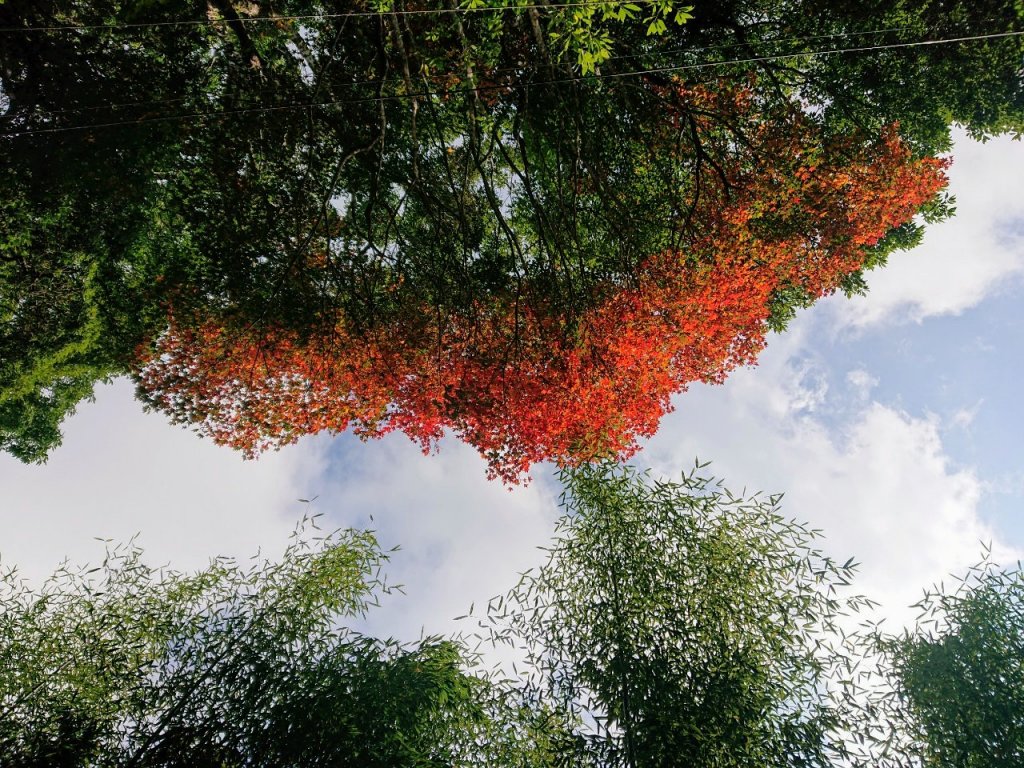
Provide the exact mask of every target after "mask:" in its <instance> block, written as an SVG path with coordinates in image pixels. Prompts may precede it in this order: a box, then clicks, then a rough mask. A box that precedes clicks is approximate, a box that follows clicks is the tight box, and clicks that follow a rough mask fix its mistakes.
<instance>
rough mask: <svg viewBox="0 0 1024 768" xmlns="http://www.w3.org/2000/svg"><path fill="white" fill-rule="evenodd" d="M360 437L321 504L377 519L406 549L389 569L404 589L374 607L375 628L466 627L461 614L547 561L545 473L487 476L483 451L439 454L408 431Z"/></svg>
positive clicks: (332, 473)
mask: <svg viewBox="0 0 1024 768" xmlns="http://www.w3.org/2000/svg"><path fill="white" fill-rule="evenodd" d="M354 443H355V441H354V440H352V441H350V442H349V443H347V444H346V448H347V449H346V450H345V451H343V452H340V453H339V455H336V456H335V457H334V459H333V461H332V463H331V466H330V469H329V471H328V473H327V474H326V475H325V477H324V479H323V480H324V482H325V483H327V485H325V487H324V488H323V489H322V490H321V491H320V493H321V497H320V500H319V501H318V502H317V506H318V508H319V509H320V510H321V511H323V512H325V513H326V515H327V517H328V518H329V519H330V520H331V521H332V522H334V523H336V524H338V525H342V526H354V527H371V528H373V529H374V530H376V531H377V537H378V539H379V540H380V541H381V544H382V545H384V546H385V547H391V546H394V545H399V546H400V547H401V550H400V551H399V552H396V553H395V554H394V555H392V560H391V563H390V564H389V565H388V567H387V568H386V572H387V574H388V577H389V580H390V581H392V582H396V583H401V584H403V585H404V590H405V594H404V595H394V596H391V597H388V598H386V599H385V600H384V601H383V605H382V607H381V608H380V609H378V610H375V611H374V612H372V613H371V614H370V616H369V621H368V622H367V627H368V629H369V630H370V631H372V632H374V633H376V634H379V635H389V636H396V637H399V638H401V639H404V640H411V639H414V638H415V637H418V635H419V633H420V631H421V629H422V630H423V631H425V632H426V634H438V633H440V634H446V633H450V632H454V631H458V630H460V629H467V630H468V629H470V628H472V627H471V626H470V625H471V624H472V622H469V623H462V624H460V623H457V622H454V621H453V619H454V617H456V616H460V615H463V614H465V613H466V612H467V611H468V610H469V608H470V606H471V604H473V603H475V606H476V610H475V611H474V613H475V615H480V614H481V613H483V612H484V611H485V609H486V602H487V600H489V599H490V598H492V597H494V596H496V595H499V594H503V593H505V592H507V591H508V589H509V588H510V587H511V586H512V585H513V583H514V582H515V581H516V579H517V578H518V574H519V573H520V572H522V571H524V570H526V569H527V568H530V567H533V566H535V565H539V564H540V563H541V562H542V561H543V559H544V554H543V553H542V552H540V551H539V549H538V548H539V547H542V546H545V545H546V544H547V543H548V541H549V540H550V538H551V535H552V532H553V524H554V521H555V520H556V519H557V517H558V516H559V514H560V511H559V509H558V505H557V500H556V499H555V492H554V491H553V489H552V488H551V486H550V485H549V484H548V483H547V482H545V481H544V480H543V478H537V479H535V480H534V482H533V483H532V484H531V485H529V486H527V487H519V488H514V489H508V488H505V487H503V486H502V485H501V484H500V483H499V482H496V481H488V480H487V479H486V476H485V469H486V468H485V466H484V463H483V461H482V459H481V458H480V457H479V456H478V455H477V453H476V451H475V450H473V449H472V448H470V447H468V446H466V445H463V444H461V443H459V442H457V441H456V440H454V439H446V440H445V441H444V442H443V444H442V446H441V450H440V452H439V453H438V454H437V455H433V456H424V455H423V454H422V453H421V452H420V451H419V449H418V448H417V447H416V446H415V445H414V444H413V443H411V442H410V441H409V440H407V439H406V438H404V437H403V436H401V435H391V436H388V437H386V438H384V439H383V440H379V441H377V440H374V441H370V442H368V443H367V444H365V445H356V444H354ZM348 446H351V447H350V448H348ZM536 474H537V473H535V475H536ZM369 515H372V516H373V521H372V522H370V521H369V520H368V516H369Z"/></svg>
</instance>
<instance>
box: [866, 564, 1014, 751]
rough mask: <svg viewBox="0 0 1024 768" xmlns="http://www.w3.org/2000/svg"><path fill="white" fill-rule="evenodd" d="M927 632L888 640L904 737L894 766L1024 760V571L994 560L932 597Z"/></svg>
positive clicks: (926, 602) (922, 623)
mask: <svg viewBox="0 0 1024 768" xmlns="http://www.w3.org/2000/svg"><path fill="white" fill-rule="evenodd" d="M918 607H919V608H920V609H921V614H920V616H919V618H918V622H917V626H916V627H914V628H913V629H911V630H908V631H906V632H905V633H903V634H902V635H898V636H893V635H882V636H881V637H880V638H879V645H880V648H881V651H882V653H883V654H884V656H885V660H886V664H885V665H884V669H885V672H886V674H887V679H888V682H889V684H890V685H891V687H892V692H893V698H890V699H889V700H888V701H889V703H890V704H891V705H892V706H890V707H889V708H887V711H886V716H887V717H888V718H889V723H890V726H891V727H892V728H893V729H894V730H895V731H896V732H897V733H898V734H899V735H901V736H902V737H903V739H904V740H905V741H903V742H902V743H900V742H899V739H895V740H894V741H896V742H897V743H899V749H898V751H897V754H896V755H892V756H890V758H891V763H892V764H894V765H907V764H917V762H919V763H920V764H922V765H928V766H936V768H953V766H957V768H974V767H975V766H977V767H978V768H981V767H982V766H984V768H1002V767H1003V766H1006V768H1009V766H1014V765H1020V764H1021V761H1022V760H1024V571H1022V570H1021V568H1020V564H1019V563H1018V564H1017V566H1016V568H1013V569H1006V570H1004V569H1001V568H999V567H998V566H996V564H995V563H993V562H992V560H991V559H989V558H987V557H986V559H985V560H984V561H982V563H980V564H979V565H978V566H976V567H975V568H973V569H971V570H970V571H969V572H968V573H967V574H966V575H964V576H963V577H962V578H960V579H959V580H958V581H956V582H955V583H954V584H953V585H951V586H945V585H938V586H936V587H934V588H932V589H930V590H927V591H926V592H925V596H924V598H922V600H921V602H920V603H919V604H918Z"/></svg>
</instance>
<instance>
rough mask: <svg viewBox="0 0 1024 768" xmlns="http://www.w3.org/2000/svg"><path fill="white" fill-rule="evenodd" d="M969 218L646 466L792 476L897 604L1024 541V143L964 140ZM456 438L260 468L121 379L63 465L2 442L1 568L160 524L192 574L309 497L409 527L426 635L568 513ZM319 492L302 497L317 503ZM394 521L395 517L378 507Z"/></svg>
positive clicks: (407, 558) (782, 352) (798, 331)
mask: <svg viewBox="0 0 1024 768" xmlns="http://www.w3.org/2000/svg"><path fill="white" fill-rule="evenodd" d="M954 155H955V158H956V162H955V165H954V166H953V168H952V171H951V177H952V191H953V192H954V194H956V196H957V200H958V206H957V207H958V215H957V217H956V218H955V219H954V220H952V221H950V222H946V223H943V224H941V225H938V226H935V227H933V228H932V230H931V231H930V232H929V234H928V236H927V238H926V241H925V243H924V244H923V245H922V246H921V247H920V248H919V249H917V250H916V251H914V252H912V253H905V254H898V255H897V256H895V257H894V258H893V259H892V262H891V264H890V266H889V267H888V268H887V269H885V270H883V271H880V272H877V273H875V274H873V275H871V279H870V285H871V291H870V294H869V295H868V296H867V297H864V298H857V299H855V300H852V301H851V300H847V299H844V298H838V297H837V298H831V299H828V300H825V301H822V302H820V303H819V304H818V305H816V306H815V307H814V308H813V309H812V310H809V311H807V312H805V313H803V314H802V315H800V316H799V317H798V318H797V320H796V321H795V322H794V323H793V324H792V327H791V328H790V330H789V331H788V332H787V333H786V334H784V335H781V336H775V337H773V338H771V339H770V342H769V348H768V350H767V351H766V352H765V353H764V355H763V356H762V358H761V361H760V365H759V366H757V367H756V368H752V369H748V370H744V371H740V372H737V373H735V374H734V375H733V376H732V377H731V378H730V379H729V381H728V382H727V383H726V384H724V385H722V386H717V387H704V386H699V387H695V388H694V389H692V390H691V391H690V392H687V393H684V394H682V395H680V396H678V397H677V398H676V399H675V401H674V403H675V407H676V410H675V412H674V413H672V414H671V415H669V416H668V417H667V418H666V419H665V421H664V422H663V424H662V427H661V430H660V432H659V433H658V435H657V436H656V437H655V438H654V439H652V440H650V441H649V442H648V443H647V444H646V445H645V447H644V450H643V451H642V452H641V453H640V454H639V455H638V456H637V457H636V459H635V463H636V464H638V465H640V466H644V467H650V468H651V469H652V470H653V471H654V472H655V473H658V474H661V475H677V474H678V473H679V472H680V471H682V470H683V469H685V468H688V467H689V466H691V465H692V463H693V461H694V458H695V457H700V458H701V459H706V460H711V461H712V462H713V464H712V467H711V468H710V469H711V471H713V472H714V473H715V474H716V475H717V476H720V477H724V478H725V479H726V481H727V484H728V486H729V487H730V488H732V489H741V488H743V487H746V488H747V489H749V490H756V489H760V490H763V491H766V492H778V491H783V492H785V494H786V496H785V502H784V510H785V511H786V512H787V513H788V514H789V515H790V516H791V517H795V518H798V519H800V520H802V521H807V522H809V523H811V524H812V525H813V526H815V527H818V528H821V529H823V531H824V534H825V541H824V545H825V547H826V549H827V550H828V551H829V552H830V553H831V554H833V555H834V556H835V557H837V558H841V559H843V560H845V559H846V558H847V557H849V556H854V557H856V558H857V560H858V561H859V562H860V563H861V564H862V567H861V574H860V579H859V583H858V587H859V589H860V591H862V592H864V593H867V594H869V595H870V596H872V597H874V598H875V599H877V600H879V601H881V602H882V603H883V605H884V608H885V611H886V612H887V613H888V614H890V615H891V616H892V620H893V621H900V620H904V619H906V618H907V617H909V616H910V615H911V612H909V611H908V610H907V609H906V606H907V605H909V603H911V602H913V601H914V600H916V599H917V597H918V596H919V595H920V593H921V589H922V588H923V587H924V586H926V585H928V584H930V583H933V582H935V581H937V580H939V579H942V578H944V577H945V576H946V575H947V574H948V573H950V572H957V571H961V570H962V569H963V568H964V567H965V566H967V565H969V564H970V563H972V562H975V561H976V560H977V559H978V556H979V553H980V551H981V542H982V541H985V542H991V543H992V544H993V546H994V549H995V551H996V553H997V556H998V559H999V560H1000V561H1001V562H1003V563H1009V562H1010V561H1011V560H1014V559H1016V558H1017V557H1018V556H1020V553H1021V552H1024V450H1022V449H1021V432H1022V431H1024V405H1022V404H1021V397H1020V394H1019V393H1020V391H1021V388H1020V385H1019V383H1018V382H1019V379H1020V377H1021V375H1022V373H1024V370H1022V360H1024V357H1022V354H1021V352H1022V350H1024V144H1021V143H1014V142H1011V141H1009V140H997V141H991V142H989V143H988V144H985V145H980V144H975V143H973V142H970V141H968V140H966V139H961V140H959V141H958V142H957V145H956V150H955V153H954ZM484 469H485V468H484V465H483V462H482V461H481V460H480V459H479V458H478V457H477V455H476V454H475V452H474V451H472V450H471V449H468V448H466V447H465V446H463V445H461V444H459V443H457V442H456V441H453V440H448V441H445V442H444V443H443V444H442V446H441V450H440V453H439V454H438V455H434V456H423V455H422V454H420V453H419V451H418V449H417V448H416V447H415V446H414V445H413V444H412V443H410V442H409V441H408V440H406V439H405V438H404V437H402V436H400V435H395V436H390V437H388V438H386V439H384V440H380V441H375V442H372V443H369V444H364V443H361V442H359V441H358V440H354V439H352V438H350V437H348V436H342V437H339V438H334V439H330V438H326V437H323V436H321V437H316V438H312V439H307V440H305V441H304V442H301V443H300V444H298V445H297V446H292V447H290V448H288V449H285V450H283V451H281V452H279V453H276V454H268V455H266V456H264V457H262V458H261V459H260V460H259V461H257V462H244V461H242V459H241V458H240V457H239V456H238V455H236V454H233V453H231V452H230V451H228V450H227V449H220V448H217V447H215V446H213V445H211V444H210V443H208V442H206V441H203V440H200V439H199V438H197V437H195V436H193V435H192V434H191V433H189V432H186V431H183V430H181V429H179V428H176V427H171V426H168V425H167V424H166V423H165V422H164V420H163V418H162V417H160V416H159V415H153V414H144V413H142V411H141V408H140V407H139V406H138V405H137V404H136V403H135V402H134V401H133V399H132V390H131V386H130V385H129V384H127V383H126V382H115V383H114V384H112V385H109V386H105V387H102V388H101V389H100V390H99V391H98V392H97V397H96V401H95V402H94V403H90V404H84V405H83V406H81V408H80V409H79V413H78V414H77V415H76V416H75V417H74V418H72V419H71V420H70V421H69V422H68V423H67V425H66V430H65V441H64V445H63V446H62V447H61V448H60V449H59V450H58V451H57V452H55V453H54V454H53V456H52V458H51V459H50V461H49V462H48V463H47V464H46V465H44V466H23V465H21V464H19V463H18V462H16V461H14V460H12V459H10V458H8V457H6V456H0V564H3V565H14V564H16V565H18V566H19V568H20V570H21V572H22V573H23V574H24V575H25V576H26V577H28V578H30V579H33V580H38V579H41V578H42V577H43V576H45V575H46V574H47V573H49V572H50V571H52V569H53V568H54V567H55V566H56V565H57V564H58V563H59V562H60V561H61V560H63V559H65V558H69V559H70V560H71V561H73V562H76V563H79V562H87V561H88V562H95V561H97V560H99V559H101V558H102V554H103V544H102V543H101V542H99V541H96V538H110V539H115V540H126V539H128V538H130V537H132V536H134V535H136V534H137V535H138V541H139V543H140V544H141V545H142V546H143V547H144V548H145V549H146V551H147V553H148V559H149V561H150V562H151V563H152V564H154V565H156V564H164V563H169V564H171V565H172V566H174V567H176V568H179V569H190V568H197V567H201V566H203V565H204V564H205V563H206V562H207V561H208V560H209V558H211V557H212V556H214V555H233V556H237V557H247V556H249V555H252V554H253V553H255V552H256V551H257V550H261V551H262V552H263V553H265V554H267V555H274V554H276V553H278V552H280V550H281V549H282V548H283V546H284V544H285V542H286V539H287V534H288V533H289V532H290V531H291V530H292V529H293V527H294V526H295V524H296V521H297V520H298V519H299V518H300V517H301V516H302V515H303V513H304V512H306V511H309V510H313V511H316V512H319V513H322V514H323V516H324V517H323V521H322V525H323V526H324V527H339V526H342V527H344V526H359V527H367V526H369V527H373V528H374V529H375V530H376V531H377V532H378V535H379V538H380V539H381V541H382V543H383V544H384V545H385V546H388V547H390V546H392V545H395V544H400V545H401V547H402V549H401V551H399V552H397V553H395V555H393V558H392V563H391V568H390V569H389V574H390V578H391V580H392V581H396V582H401V583H403V584H404V585H405V595H404V596H403V595H395V596H392V597H389V598H387V599H386V600H385V602H384V604H383V606H382V607H381V609H379V610H378V611H377V612H376V613H375V614H374V615H373V617H372V619H371V622H370V625H371V628H372V629H373V630H374V631H377V632H380V633H383V634H394V635H397V636H400V637H403V638H405V639H412V638H415V637H416V636H418V635H419V633H420V631H421V630H425V631H426V632H427V633H433V632H447V631H450V630H451V629H452V628H453V626H454V624H453V623H452V621H451V620H452V618H453V617H454V616H456V615H457V614H462V613H465V612H466V609H467V608H468V607H469V605H470V604H471V603H473V602H476V603H477V604H481V603H484V602H486V600H487V599H488V598H489V597H491V596H492V595H495V594H498V593H500V592H504V591H505V590H506V589H507V588H508V587H509V586H511V584H512V583H513V582H514V581H515V580H516V578H517V573H518V572H519V571H522V570H524V569H525V568H528V567H530V566H531V565H534V564H536V563H538V562H540V560H541V555H542V553H540V552H539V551H538V549H537V547H538V546H542V545H543V544H545V543H546V541H547V540H548V537H549V536H550V533H551V529H552V525H553V523H554V520H555V519H556V518H557V516H558V509H557V496H558V493H559V489H558V488H557V486H556V485H555V483H554V482H553V480H552V479H551V477H550V471H549V470H547V469H545V468H539V469H538V470H537V472H536V479H535V481H534V482H533V483H532V484H531V485H529V486H528V487H525V488H516V489H514V490H512V491H509V490H507V489H505V488H503V487H502V486H501V485H500V484H497V483H494V482H488V481H487V480H486V479H485V476H484ZM313 497H317V498H316V500H315V501H314V502H312V503H311V504H307V503H304V502H301V501H299V500H300V499H312V498H313ZM371 516H372V522H371Z"/></svg>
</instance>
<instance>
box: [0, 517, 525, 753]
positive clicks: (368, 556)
mask: <svg viewBox="0 0 1024 768" xmlns="http://www.w3.org/2000/svg"><path fill="white" fill-rule="evenodd" d="M300 533H303V535H300V536H299V537H298V538H297V539H296V540H295V541H294V542H293V544H292V545H291V546H289V548H288V549H287V551H286V552H285V554H284V557H283V558H282V559H281V560H280V561H277V562H273V561H266V562H256V563H254V564H253V565H250V566H248V567H243V566H240V565H238V564H237V563H235V562H233V561H228V560H217V561H215V562H214V563H213V564H212V565H211V566H210V567H209V568H207V569H205V570H203V571H200V572H198V573H195V574H191V575H185V574H180V573H175V572H169V571H162V570H160V571H158V570H154V569H152V568H149V567H147V566H145V564H144V563H143V562H142V560H141V557H140V552H139V551H138V550H137V549H136V548H133V547H130V546H129V547H121V548H116V549H113V550H112V551H110V552H109V553H108V557H107V559H106V560H105V561H104V563H103V565H102V566H101V567H98V568H92V569H88V570H86V569H82V570H80V571H75V570H71V569H70V568H65V569H63V570H61V571H59V572H58V573H57V574H55V575H54V577H53V578H52V579H51V580H49V581H48V582H47V583H46V584H45V585H43V586H42V587H41V588H40V589H37V590H33V589H30V588H29V587H28V586H27V585H26V584H25V583H24V582H21V581H20V580H19V579H18V578H17V574H16V573H15V572H13V571H11V570H7V571H5V572H4V573H3V574H2V581H0V590H2V591H0V597H2V601H0V605H2V608H0V762H2V763H3V765H5V766H11V768H15V767H17V768H22V767H24V768H28V767H29V766H40V767H41V766H67V767H68V768H71V767H72V766H75V767H77V766H81V767H82V768H84V767H85V766H171V765H190V766H210V768H214V766H216V767H217V768H225V766H239V767H240V766H253V765H258V766H264V767H269V766H381V767H382V768H383V767H384V766H396V765H403V766H423V767H424V768H426V767H427V766H443V765H453V764H459V765H496V764H498V765H509V766H511V765H527V764H531V763H528V762H525V761H527V760H528V756H529V754H530V753H531V752H532V751H534V750H535V746H534V745H533V744H532V743H530V742H528V741H527V738H526V736H527V735H528V733H529V720H528V719H524V720H523V721H522V722H521V723H519V722H518V721H517V720H516V717H517V715H516V711H515V710H514V709H511V708H509V707H506V706H505V705H504V704H503V703H502V700H501V699H500V698H497V697H494V696H492V695H491V694H492V692H493V688H494V686H493V685H492V684H491V683H490V682H488V680H487V679H486V678H485V677H483V676H478V675H475V674H473V672H472V670H471V667H472V665H473V661H472V657H471V656H470V654H469V653H468V652H467V651H466V650H465V648H464V646H462V645H461V644H460V643H459V642H458V641H454V640H445V639H442V638H427V639H425V640H423V641H422V642H420V643H418V644H416V645H414V646H408V645H402V644H399V643H396V642H394V641H391V640H380V639H376V638H372V637H367V636H364V635H360V634H359V633H357V632H355V631H353V630H351V629H349V628H347V626H346V625H348V624H350V623H351V622H352V620H353V619H355V618H358V617H359V616H360V615H361V614H363V613H364V612H365V610H366V609H367V608H368V607H369V606H370V605H371V604H373V603H375V602H376V600H377V598H378V597H379V595H380V594H381V591H382V590H383V589H385V588H386V587H385V585H384V583H383V582H382V581H380V580H379V568H380V566H381V565H382V563H383V562H384V561H385V560H386V555H385V554H384V553H382V552H381V551H380V549H379V548H378V546H377V543H376V541H375V540H374V538H373V537H372V535H370V534H368V533H365V532H357V531H343V532H338V533H335V534H331V535H329V536H326V537H322V538H319V539H317V538H314V537H313V536H312V535H311V534H312V533H313V531H312V530H311V529H308V528H307V529H306V530H305V531H304V532H300ZM517 735H518V737H519V738H517ZM517 755H519V756H518V757H517Z"/></svg>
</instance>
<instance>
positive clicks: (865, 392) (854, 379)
mask: <svg viewBox="0 0 1024 768" xmlns="http://www.w3.org/2000/svg"><path fill="white" fill-rule="evenodd" d="M846 381H847V382H848V383H849V385H850V386H851V387H852V388H853V391H854V394H856V396H857V397H858V398H859V399H861V400H864V399H865V398H867V397H868V396H869V395H870V394H871V390H873V389H874V388H875V387H877V386H878V378H877V377H875V376H872V375H871V374H870V373H868V372H867V371H865V370H863V369H862V368H855V369H854V370H852V371H850V372H848V373H847V374H846Z"/></svg>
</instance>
